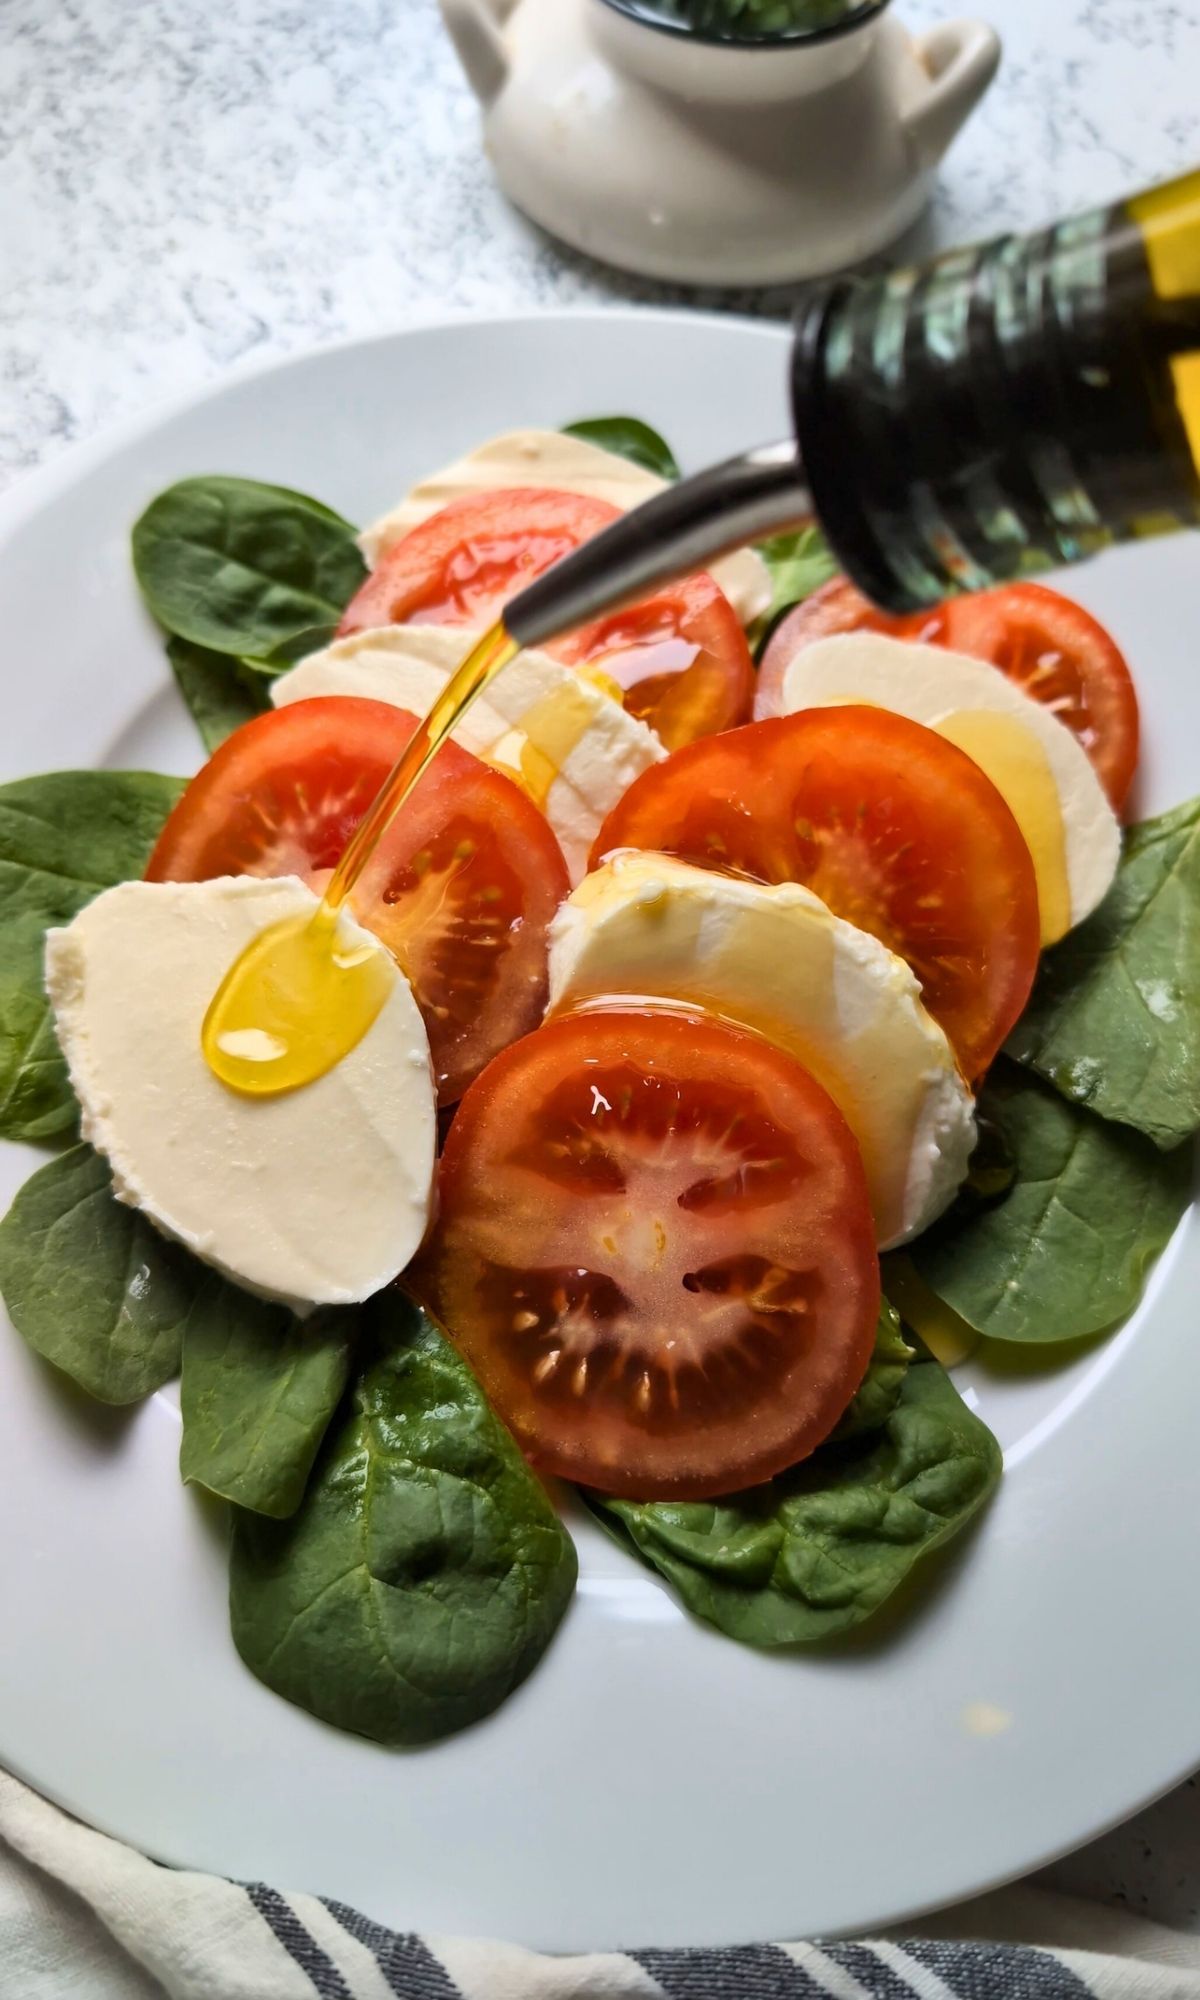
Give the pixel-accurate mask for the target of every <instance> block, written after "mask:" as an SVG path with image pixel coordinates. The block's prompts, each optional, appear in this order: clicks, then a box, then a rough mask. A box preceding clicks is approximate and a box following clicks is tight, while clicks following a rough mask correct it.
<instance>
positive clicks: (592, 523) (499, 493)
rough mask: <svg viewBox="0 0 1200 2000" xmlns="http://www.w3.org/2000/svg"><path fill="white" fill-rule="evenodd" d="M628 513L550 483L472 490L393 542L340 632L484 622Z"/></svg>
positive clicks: (356, 598) (344, 615) (482, 624)
mask: <svg viewBox="0 0 1200 2000" xmlns="http://www.w3.org/2000/svg"><path fill="white" fill-rule="evenodd" d="M619 515H620V509H619V508H618V507H613V506H611V505H610V504H609V502H608V501H607V500H595V499H589V498H585V497H584V496H582V495H580V494H576V493H559V492H556V491H554V490H552V489H551V488H549V487H540V486H511V487H510V486H506V487H500V488H497V489H496V490H495V491H493V492H490V493H481V494H476V493H466V494H463V495H462V497H461V498H460V499H458V500H451V501H450V503H449V505H448V506H445V507H442V508H441V509H440V510H439V511H438V512H437V513H436V514H431V515H430V516H429V518H428V519H427V520H425V521H422V522H420V523H419V525H418V526H417V527H415V528H413V529H411V530H410V531H409V533H408V534H407V535H404V536H402V537H401V539H400V541H398V542H396V543H395V544H394V545H393V547H392V548H390V549H389V550H388V552H387V554H386V555H385V556H384V558H383V560H382V562H381V563H380V564H379V567H378V568H377V569H375V570H373V571H372V573H371V575H370V576H369V577H368V578H367V580H366V582H365V583H364V584H362V586H361V587H360V588H359V589H358V590H357V591H356V592H355V594H354V596H353V597H352V598H351V600H350V602H349V604H348V605H347V606H346V609H345V611H344V612H343V613H342V619H341V623H340V625H339V626H338V637H339V638H344V637H345V636H346V635H347V634H348V633H350V632H365V631H367V630H369V629H370V628H371V627H372V626H377V625H408V624H413V625H469V626H475V627H477V628H478V629H479V630H480V631H482V630H483V629H484V628H485V627H486V626H488V625H490V624H491V623H492V621H493V619H495V618H497V617H499V615H500V612H501V611H502V610H503V608H504V606H505V605H506V604H507V602H508V600H509V598H510V597H515V596H516V594H517V592H518V591H519V590H523V589H524V588H525V586H526V584H528V583H532V582H533V581H534V579H535V578H536V577H539V576H541V574H542V573H543V571H544V570H547V569H549V568H550V566H551V564H552V563H556V562H558V561H559V560H560V558H561V557H562V556H565V555H569V554H570V553H571V550H572V549H577V548H578V547H579V545H580V543H581V542H586V541H588V540H590V538H591V537H592V536H593V535H597V534H599V532H600V530H601V528H606V527H607V526H608V524H609V522H610V521H615V520H617V519H618V518H619Z"/></svg>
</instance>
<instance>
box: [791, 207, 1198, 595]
mask: <svg viewBox="0 0 1200 2000" xmlns="http://www.w3.org/2000/svg"><path fill="white" fill-rule="evenodd" d="M792 379H793V400H794V409H795V420H796V429H797V435H798V438H799V443H800V451H801V455H802V457H803V461H804V465H805V469H806V472H807V477H808V484H809V487H810V489H811V493H812V498H813V501H814V504H815V508H816V512H817V515H818V517H819V519H820V521H821V524H822V526H823V527H824V529H825V531H826V533H827V535H828V536H829V539H830V540H831V542H832V543H833V546H834V548H835V549H836V551H837V554H838V556H839V557H840V558H841V560H842V562H843V564H844V566H845V567H846V568H847V569H848V570H850V572H851V573H852V575H853V576H854V578H855V580H856V582H858V583H859V584H860V585H861V587H862V588H863V589H864V590H865V591H866V592H867V594H868V595H869V596H871V597H873V598H874V599H875V600H876V602H877V603H879V604H882V605H885V606H887V607H889V608H891V609H894V610H902V609H909V608H914V609H915V608H916V607H918V606H920V605H924V604H928V603H930V602H932V601H933V600H935V599H937V598H941V597H946V596H948V595H951V594H953V593H955V592H957V591H964V590H978V589H980V588H981V587H983V586H984V585H986V584H989V583H994V582H996V581H999V580H1003V579H1005V578H1011V577H1018V576H1025V575H1028V574H1030V573H1032V572H1034V571H1037V570H1040V569H1046V568H1049V567H1051V566H1052V565H1055V564H1059V563H1071V562H1078V561H1080V560H1081V559H1082V558H1084V557H1086V556H1089V555H1092V554H1094V553H1095V552H1096V551H1097V550H1098V549H1103V548H1106V547H1108V546H1109V545H1110V544H1112V543H1114V542H1124V541H1129V540H1132V539H1135V538H1137V537H1139V536H1143V535H1153V534H1157V533H1160V532H1161V531H1162V530H1164V529H1170V528H1178V527H1184V526H1195V525H1196V524H1197V522H1198V521H1200V173H1194V174H1188V175H1186V176H1185V177H1184V178H1183V179H1181V180H1176V181H1172V182H1170V183H1169V184H1168V185H1166V186H1165V187H1159V188H1154V189H1152V190H1151V191H1150V192H1149V193H1148V194H1143V195H1139V196H1138V197H1137V198H1136V199H1134V200H1132V201H1128V202H1122V203H1119V204H1117V205H1116V206H1114V207H1111V208H1102V209H1096V210H1093V211H1092V212H1091V213H1090V214H1088V215H1082V216H1079V217H1077V218H1075V219H1073V220H1071V221H1068V222H1061V223H1059V224H1057V225H1056V226H1055V227H1054V228H1052V229H1044V230H1040V231H1038V232H1037V233H1036V234H1035V235H1032V236H1004V237H1000V238H998V239H997V240H996V241H995V242H992V243H987V244H985V245H983V246H982V247H977V248H974V249H970V250H961V251H955V252H953V253H951V254H950V255H949V256H945V257H942V258H940V259H939V260H938V261H937V262H936V263H934V264H931V265H928V266H925V267H923V268H922V267H914V268H911V269H908V270H901V271H895V272H892V273H889V274H886V275H882V276H880V277H877V278H872V279H870V280H867V281H865V282H863V281H858V282H854V281H850V282H847V281H844V280H843V281H841V282H839V281H836V280H835V281H833V282H830V283H825V284H823V285H822V286H821V287H820V288H819V289H817V290H815V291H813V292H811V293H809V294H808V296H807V297H806V300H805V303H804V306H803V308H802V311H801V315H800V320H799V324H798V327H797V338H796V347H795V354H794V361H793V378H792Z"/></svg>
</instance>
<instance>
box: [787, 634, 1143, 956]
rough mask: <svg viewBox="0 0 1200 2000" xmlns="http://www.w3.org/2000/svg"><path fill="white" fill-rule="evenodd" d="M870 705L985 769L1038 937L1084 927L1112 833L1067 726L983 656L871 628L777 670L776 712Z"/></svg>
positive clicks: (1050, 939) (1114, 847)
mask: <svg viewBox="0 0 1200 2000" xmlns="http://www.w3.org/2000/svg"><path fill="white" fill-rule="evenodd" d="M843 702H868V703H872V704H874V705H875V706H876V707H878V708H888V709H891V710H892V711H893V712H894V713H895V714H896V715H906V716H908V717H909V718H910V720H911V721H913V722H923V723H924V724H925V725H926V726H927V727H928V728H930V729H936V730H937V731H938V733H939V735H942V736H946V737H948V738H949V740H950V741H951V742H953V743H957V744H958V746H959V748H960V749H962V750H965V751H966V752H967V754H968V756H970V757H973V758H974V760H975V762H976V763H977V764H978V765H979V766H980V768H981V770H983V771H985V772H986V773H987V775H988V777H989V778H991V780H992V783H993V784H994V785H995V786H996V789H997V790H998V791H999V792H1000V793H1001V794H1002V795H1003V797H1004V798H1005V799H1007V801H1008V804H1009V806H1010V807H1011V809H1012V813H1013V817H1014V818H1015V820H1016V822H1017V824H1018V826H1019V827H1020V829H1021V831H1022V833H1023V834H1024V835H1025V839H1026V842H1027V843H1028V846H1029V851H1030V853H1031V854H1032V856H1033V865H1034V869H1035V872H1036V874H1037V881H1038V901H1039V904H1040V907H1041V916H1042V943H1043V944H1044V945H1048V944H1053V943H1054V942H1055V941H1056V939H1058V938H1060V937H1062V935H1063V934H1064V932H1065V931H1068V930H1070V929H1071V928H1072V926H1073V925H1075V924H1078V923H1082V921H1083V919H1084V917H1086V916H1089V915H1090V914H1091V912H1092V911H1093V910H1094V909H1095V907H1096V905H1097V903H1099V902H1100V901H1101V899H1102V897H1103V896H1104V895H1105V893H1106V891H1107V889H1108V887H1109V884H1110V883H1111V881H1112V879H1113V876H1114V875H1115V874H1116V871H1117V862H1118V860H1119V859H1120V853H1121V829H1120V826H1119V824H1118V821H1117V818H1116V815H1115V813H1114V812H1113V810H1112V807H1111V806H1110V805H1109V803H1108V800H1107V798H1106V797H1105V794H1104V789H1103V787H1102V785H1101V783H1100V780H1099V779H1098V778H1097V776H1096V773H1095V771H1094V770H1093V768H1092V765H1091V763H1090V762H1089V760H1088V758H1087V755H1086V753H1085V752H1084V751H1083V749H1082V748H1081V747H1080V745H1079V743H1078V742H1077V740H1076V738H1075V737H1074V736H1072V734H1071V732H1070V730H1069V729H1067V728H1066V727H1065V726H1064V724H1063V723H1061V722H1060V721H1059V720H1058V717H1057V716H1056V715H1054V714H1052V713H1051V711H1050V709H1048V708H1045V707H1044V706H1043V705H1042V703H1041V702H1037V701H1034V700H1033V699H1032V697H1031V696H1030V695H1027V694H1023V693H1022V691H1021V689H1020V688H1019V687H1017V686H1016V685H1015V684H1014V683H1013V682H1012V681H1010V680H1008V679H1007V678H1006V676H1005V675H1004V674H1002V673H1000V672H999V671H998V670H997V669H996V668H995V667H993V666H989V665H988V664H987V662H986V661H983V660H972V659H968V657H967V655H966V654H965V653H952V652H950V651H948V650H947V649H946V648H945V647H943V646H922V645H913V644H911V643H910V642H909V641H908V640H904V639H889V638H887V637H886V636H885V635H884V634H883V633H880V632H846V633H840V634H838V635H836V636H835V637H832V638H828V639H816V640H814V641H813V643H812V645H811V646H805V647H803V648H802V650H801V651H800V652H798V653H797V654H796V656H795V658H794V659H793V660H792V661H791V663H790V665H789V666H788V668H787V671H786V673H785V674H784V677H783V688H782V707H781V713H783V714H784V715H790V714H792V713H793V712H794V711H795V710H797V709H801V708H828V707H831V706H836V705H838V704H840V703H843Z"/></svg>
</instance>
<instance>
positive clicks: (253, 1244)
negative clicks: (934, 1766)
mask: <svg viewBox="0 0 1200 2000" xmlns="http://www.w3.org/2000/svg"><path fill="white" fill-rule="evenodd" d="M315 907H316V898H315V897H314V896H313V895H312V893H311V891H310V890H308V889H306V888H305V887H304V885H303V883H301V882H299V881H297V880H296V879H295V878H294V877H286V878H284V879H282V880H279V881H272V882H268V881H259V880H258V879H256V878H254V877H252V876H238V877H236V878H234V877H229V876H226V877H222V878H220V879H218V880H216V881H211V882H123V883H121V884H120V886H119V887H117V888H115V889H106V890H105V891H104V893H103V894H102V895H100V896H97V898H96V900H95V901H94V902H92V903H89V904H88V905H87V906H86V908H85V909H83V910H81V911H80V913H79V915H78V916H77V917H76V918H75V919H74V921H73V922H72V923H71V924H70V925H68V926H67V928H66V929H65V930H52V931H50V932H49V933H48V935H47V939H46V987H47V991H48V992H49V995H50V999H51V1001H52V1003H53V1006H54V1017H55V1026H56V1028H57V1032H58V1039H59V1042H60V1043H61V1045H62V1050H63V1054H64V1055H65V1057H66V1059H67V1066H68V1068H69V1070H70V1072H71V1082H72V1083H73V1085H74V1086H75V1092H76V1095H77V1096H78V1098H79V1101H80V1104H81V1106H82V1108H83V1115H82V1120H81V1129H82V1132H83V1136H84V1138H85V1139H88V1140H90V1142H91V1144H92V1145H93V1146H95V1147H96V1148H97V1149H98V1150H99V1151H100V1152H101V1153H103V1154H104V1155H105V1157H106V1159H107V1160H108V1162H109V1164H110V1166H111V1168H112V1172H113V1184H114V1187H115V1190H116V1193H117V1195H118V1197H119V1199H120V1200H121V1201H124V1202H128V1203H129V1205H130V1206H131V1207H132V1208H139V1209H142V1210H143V1211H144V1212H145V1214H146V1215H147V1216H148V1217H149V1219H150V1220H151V1222H153V1223H154V1224H155V1225H156V1226H157V1227H158V1228H159V1229H160V1230H162V1232H163V1234H164V1235H166V1236H172V1237H174V1238H176V1240H177V1241H178V1242H180V1243H184V1244H186V1245H187V1247H188V1249H189V1250H193V1251H195V1253H196V1255H197V1256H198V1257H202V1258H203V1259H204V1260H205V1262H206V1263H208V1264H212V1265H214V1266H215V1268H216V1269H217V1270H218V1271H221V1272H223V1273H224V1275H225V1276H226V1277H227V1278H232V1279H233V1280H234V1281H235V1282H236V1283H237V1284H240V1285H244V1286H245V1287H246V1288H247V1290H249V1291H252V1292H257V1293H259V1294H260V1295H261V1296H262V1297H264V1298H270V1299H280V1300H282V1301H283V1302H284V1303H285V1304H287V1305H289V1306H292V1307H293V1308H294V1309H295V1310H296V1311H297V1312H300V1313H306V1312H307V1311H308V1310H309V1309H310V1308H311V1307H312V1306H313V1305H317V1304H320V1305H346V1304H350V1303H352V1302H353V1301H355V1300H359V1299H365V1298H369V1297H370V1296H371V1294H372V1293H373V1292H377V1291H378V1290H379V1289H380V1287H381V1286H383V1285H386V1284H389V1283H390V1282H391V1280H392V1279H393V1278H395V1277H396V1276H397V1275H398V1273H399V1272H401V1271H402V1270H403V1269H404V1267H405V1265H406V1264H407V1263H408V1262H409V1261H410V1259H411V1258H412V1256H413V1255H414V1253H415V1251H416V1250H417V1247H418V1245H419V1244H420V1242H421V1239H422V1237H423V1236H424V1234H425V1230H426V1228H427V1226H428V1223H429V1220H430V1217H431V1214H432V1205H433V1176H434V1168H435V1165H436V1156H437V1110H436V1098H435V1094H434V1087H433V1074H432V1070H431V1067H430V1061H429V1043H428V1041H427V1039H426V1035H425V1027H424V1023H423V1022H422V1020H421V1016H420V1014H419V1013H418V1012H417V1006H416V1002H415V1001H414V999H413V997H412V993H411V991H410V989H409V985H408V982H407V980H406V979H405V978H404V976H403V974H402V973H401V972H400V971H399V970H397V971H396V973H395V978H394V983H393V987H392V991H391V994H390V996H389V998H388V999H387V1001H386V1002H385V1003H384V1007H383V1010H382V1012H381V1013H380V1014H379V1015H378V1017H377V1018H376V1020H375V1022H374V1023H373V1025H372V1027H371V1028H370V1029H369V1031H368V1032H367V1034H366V1035H364V1037H363V1039H362V1040H361V1041H360V1042H359V1044H358V1046H357V1047H356V1048H354V1049H352V1050H351V1051H350V1054H349V1055H348V1056H346V1057H344V1058H343V1060H342V1061H341V1062H340V1063H339V1064H338V1065H337V1067H336V1068H335V1069H332V1070H330V1071H329V1073H328V1075H326V1076H323V1077H320V1078H318V1080H317V1081H316V1082H315V1083H312V1084H309V1085H307V1086H306V1087H305V1088H304V1089H302V1090H296V1091H292V1092H290V1093H289V1094H287V1095H285V1096H281V1097H260V1098H250V1097H242V1096H239V1095H238V1094H237V1093H236V1092H235V1091H232V1090H229V1089H227V1088H226V1086H225V1085H224V1084H222V1083H219V1082H218V1081H217V1079H216V1077H215V1076H214V1075H213V1073H212V1071H211V1070H210V1069H209V1067H208V1064H207V1063H206V1062H205V1060H204V1056H203V1054H202V1053H201V1049H200V1027H201V1023H202V1022H203V1019H204V1015H205V1012H206V1010H207V1008H208V1003H209V1001H210V1000H211V999H212V996H213V994H214V992H215V991H216V988H217V986H218V984H219V983H220V981H221V979H222V978H223V976H224V974H225V973H226V972H227V971H228V969H229V967H230V965H231V964H232V963H233V960H234V959H235V958H236V957H237V955H238V953H239V952H240V951H241V950H242V949H243V947H244V946H246V945H248V944H249V943H250V941H251V939H252V938H253V937H255V936H257V934H258V933H259V932H260V931H261V930H263V929H264V928H265V927H266V926H267V925H268V924H272V923H275V922H276V921H278V920H279V919H281V918H284V917H290V916H295V915H296V914H297V913H303V912H307V911H310V910H312V909H314V908H315ZM343 923H344V926H345V930H346V934H347V939H348V941H350V942H353V943H355V944H362V945H364V946H368V947H370V948H372V949H376V948H377V941H376V940H375V939H374V938H372V937H371V936H370V935H369V934H368V933H367V932H366V931H363V930H361V929H360V928H359V926H358V925H357V924H355V923H354V922H353V921H352V920H351V919H349V918H344V919H343Z"/></svg>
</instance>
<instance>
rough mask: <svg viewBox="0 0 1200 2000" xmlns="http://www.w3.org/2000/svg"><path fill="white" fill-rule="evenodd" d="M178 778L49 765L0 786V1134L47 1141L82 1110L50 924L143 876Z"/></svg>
mask: <svg viewBox="0 0 1200 2000" xmlns="http://www.w3.org/2000/svg"><path fill="white" fill-rule="evenodd" d="M182 790H183V780H182V778H160V777H157V776H155V775H154V774H152V773H150V772H145V771H52V772H50V773H49V774H48V775H47V776H46V777H41V778H18V779H17V780H16V782H15V783H14V784H11V785H0V1136H2V1137H4V1138H6V1139H48V1138H53V1137H54V1136H55V1135H56V1134H58V1133H62V1132H66V1131H69V1130H70V1129H71V1127H72V1126H73V1125H74V1123H75V1119H76V1115H77V1107H76V1103H75V1098H74V1095H73V1093H72V1091H71V1086H70V1083H69V1082H68V1080H67V1069H66V1064H65V1063H64V1062H63V1059H62V1056H61V1055H60V1053H59V1048H58V1043H57V1042H56V1040H55V1038H54V1028H53V1024H52V1021H51V1018H50V1007H49V1002H48V1001H47V999H46V994H45V990H44V987H43V979H42V953H43V940H44V937H45V933H46V929H47V926H48V925H51V924H65V923H69V922H70V920H71V918H72V917H73V916H74V915H75V913H76V911H77V910H80V909H82V907H83V905H84V904H85V903H89V902H90V901H91V899H92V897H93V896H98V895H99V893H100V891H101V890H102V889H108V888H111V886H112V884H113V883H114V882H124V881H127V880H128V878H129V877H130V876H132V875H140V874H141V873H142V872H143V870H144V868H145V866H146V863H147V861H148V860H149V858H150V850H151V848H152V847H153V845H154V842H155V840H156V838H157V836H158V832H159V829H160V827H161V826H162V823H163V821H164V819H165V818H166V816H167V814H168V812H169V811H170V810H171V807H172V806H173V805H174V804H175V801H176V799H177V798H178V797H179V794H180V793H181V791H182Z"/></svg>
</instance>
